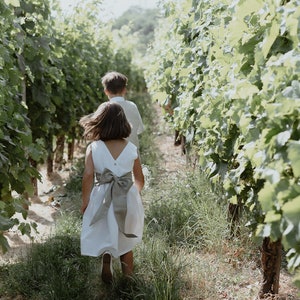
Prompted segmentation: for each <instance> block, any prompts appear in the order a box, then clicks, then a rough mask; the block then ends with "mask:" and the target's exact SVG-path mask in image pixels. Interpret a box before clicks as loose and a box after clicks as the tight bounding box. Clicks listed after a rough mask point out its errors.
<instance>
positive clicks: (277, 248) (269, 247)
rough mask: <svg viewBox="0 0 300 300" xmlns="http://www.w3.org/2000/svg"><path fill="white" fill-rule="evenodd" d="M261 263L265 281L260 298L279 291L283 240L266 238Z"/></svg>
mask: <svg viewBox="0 0 300 300" xmlns="http://www.w3.org/2000/svg"><path fill="white" fill-rule="evenodd" d="M261 251H262V253H261V264H262V271H263V283H262V287H261V290H260V292H259V297H260V299H263V298H265V297H267V296H269V295H275V294H278V292H279V276H280V266H281V251H282V245H281V240H278V241H276V242H273V241H271V239H270V238H269V237H266V238H264V240H263V243H262V250H261Z"/></svg>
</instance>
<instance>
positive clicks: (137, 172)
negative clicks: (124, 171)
mask: <svg viewBox="0 0 300 300" xmlns="http://www.w3.org/2000/svg"><path fill="white" fill-rule="evenodd" d="M133 176H134V183H135V185H136V187H137V189H138V191H139V193H140V192H141V190H142V189H143V187H144V183H145V181H144V174H143V171H142V166H141V161H140V159H139V158H137V159H136V160H135V161H134V165H133Z"/></svg>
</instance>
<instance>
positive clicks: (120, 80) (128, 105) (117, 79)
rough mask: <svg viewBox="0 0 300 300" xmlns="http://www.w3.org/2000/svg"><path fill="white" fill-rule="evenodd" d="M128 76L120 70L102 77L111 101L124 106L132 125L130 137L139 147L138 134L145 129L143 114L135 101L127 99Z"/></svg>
mask: <svg viewBox="0 0 300 300" xmlns="http://www.w3.org/2000/svg"><path fill="white" fill-rule="evenodd" d="M127 82H128V78H127V77H126V76H125V75H123V74H121V73H119V72H108V73H106V74H105V75H104V76H103V77H102V85H103V87H104V92H105V94H106V96H107V97H108V98H109V101H111V102H115V103H118V104H119V105H121V106H122V108H123V110H124V112H125V115H126V118H127V120H128V122H129V123H130V125H131V134H130V136H129V138H128V140H129V141H131V142H132V143H133V144H134V145H135V146H136V147H137V148H138V149H139V138H138V135H139V134H141V133H142V132H143V131H144V125H143V122H142V118H141V115H140V113H139V110H138V108H137V106H136V104H135V103H133V102H132V101H128V100H125V98H124V97H125V94H126V86H127Z"/></svg>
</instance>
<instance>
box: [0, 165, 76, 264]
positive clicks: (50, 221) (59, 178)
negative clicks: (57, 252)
mask: <svg viewBox="0 0 300 300" xmlns="http://www.w3.org/2000/svg"><path fill="white" fill-rule="evenodd" d="M69 170H70V169H69V168H68V167H66V168H65V169H64V170H62V171H60V172H59V173H54V174H53V176H52V178H50V179H49V178H47V175H46V170H45V169H41V170H40V173H41V176H42V181H41V182H38V197H35V198H33V199H31V204H30V206H29V210H28V216H27V218H26V220H24V219H23V217H22V215H21V214H20V213H18V214H16V216H15V217H17V218H18V219H19V220H20V222H25V223H36V225H37V231H36V232H35V231H33V232H32V238H29V237H28V236H27V235H21V234H20V232H19V231H18V230H17V227H16V226H15V227H13V228H12V229H10V230H9V231H8V232H6V233H5V237H6V238H7V241H8V243H9V245H10V247H11V249H10V250H9V251H8V252H7V253H5V254H2V255H1V259H0V262H2V263H9V262H12V261H14V260H15V259H16V258H18V257H19V256H20V255H23V254H25V253H26V250H27V246H28V245H30V244H31V243H32V242H39V241H42V240H43V239H45V238H46V237H48V236H49V235H51V233H52V232H53V230H54V227H55V218H56V216H57V214H59V203H58V202H57V199H59V197H61V196H64V184H65V182H66V180H67V179H68V177H69Z"/></svg>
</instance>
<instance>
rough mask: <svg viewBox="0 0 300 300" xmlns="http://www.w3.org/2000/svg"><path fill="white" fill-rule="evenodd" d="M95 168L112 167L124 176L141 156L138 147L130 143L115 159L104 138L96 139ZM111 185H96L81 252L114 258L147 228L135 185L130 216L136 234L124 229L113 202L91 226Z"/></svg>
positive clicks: (129, 201) (130, 193) (130, 196)
mask: <svg viewBox="0 0 300 300" xmlns="http://www.w3.org/2000/svg"><path fill="white" fill-rule="evenodd" d="M91 147H92V158H93V163H94V169H95V172H97V173H102V172H103V171H104V169H109V170H110V171H112V172H113V173H114V174H115V175H116V176H118V177H120V176H123V175H125V174H126V173H128V172H130V171H132V169H133V164H134V160H135V159H136V158H137V157H138V151H137V147H136V146H135V145H134V144H132V143H131V142H128V143H127V145H126V146H125V148H124V149H123V151H122V152H121V154H120V155H119V156H118V158H117V159H114V158H113V157H112V155H111V153H110V152H109V150H108V148H107V147H106V145H105V143H104V142H103V141H100V140H99V141H95V142H92V144H91ZM108 187H109V184H108V183H105V184H102V185H95V186H94V187H93V190H92V192H91V195H90V201H89V204H88V207H87V208H86V210H85V212H84V215H83V221H82V231H81V254H82V255H88V256H99V255H101V254H102V253H104V252H106V251H108V252H110V253H111V254H112V255H113V256H114V257H119V256H121V255H123V254H125V253H127V252H129V251H131V250H132V249H133V248H134V246H135V245H136V244H137V243H139V242H141V240H142V235H143V227H144V209H143V204H142V201H141V197H140V194H139V192H138V190H137V188H136V186H135V185H134V184H133V185H132V186H131V188H130V189H129V191H128V194H127V217H126V220H127V219H128V220H129V223H130V227H131V233H132V234H134V235H136V237H126V236H125V235H124V234H123V233H122V232H120V230H119V227H118V224H117V221H116V218H115V215H114V210H113V203H111V205H110V207H109V209H108V213H107V215H106V216H105V217H103V218H102V219H100V220H98V221H97V222H95V223H94V224H92V225H90V223H91V220H92V218H93V216H94V214H95V212H96V211H97V209H98V208H99V205H100V203H101V201H104V195H105V193H106V190H107V189H108Z"/></svg>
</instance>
